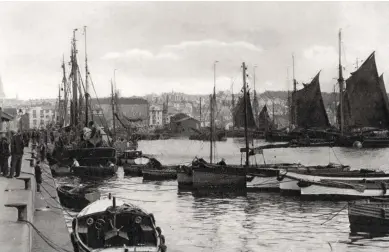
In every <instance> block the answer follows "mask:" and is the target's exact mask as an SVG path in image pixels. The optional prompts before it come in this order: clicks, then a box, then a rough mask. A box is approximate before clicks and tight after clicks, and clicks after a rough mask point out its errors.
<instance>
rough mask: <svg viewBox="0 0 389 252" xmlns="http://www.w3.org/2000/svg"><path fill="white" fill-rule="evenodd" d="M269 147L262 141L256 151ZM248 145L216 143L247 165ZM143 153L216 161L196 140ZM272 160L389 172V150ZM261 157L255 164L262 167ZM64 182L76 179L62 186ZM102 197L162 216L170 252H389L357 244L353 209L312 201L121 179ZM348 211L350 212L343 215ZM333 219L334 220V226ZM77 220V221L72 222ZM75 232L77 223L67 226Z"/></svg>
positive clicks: (106, 186) (383, 246)
mask: <svg viewBox="0 0 389 252" xmlns="http://www.w3.org/2000/svg"><path fill="white" fill-rule="evenodd" d="M261 144H264V142H263V141H257V142H255V145H261ZM243 145H244V143H243V140H241V139H228V141H227V142H221V143H218V144H217V148H216V152H217V156H218V158H222V157H224V158H225V159H226V162H227V163H235V164H237V163H240V162H241V155H240V153H239V148H240V147H243ZM139 149H140V150H142V151H143V152H144V153H148V154H154V155H156V157H157V158H158V159H159V160H160V161H161V162H162V164H177V163H182V164H183V163H189V162H190V161H191V160H192V159H193V158H194V156H198V157H204V158H205V159H206V160H207V159H208V158H207V157H208V156H209V143H207V142H200V141H189V140H160V141H142V142H140V144H139ZM264 157H265V161H266V162H267V163H274V162H300V163H301V164H306V165H309V164H310V165H315V164H322V165H324V164H328V162H334V163H342V164H348V165H351V166H352V169H359V168H370V169H380V170H384V171H389V169H388V168H389V165H387V160H388V159H389V149H379V150H365V149H363V150H362V149H361V150H356V149H346V148H333V149H330V148H324V147H323V148H312V149H310V148H295V149H276V150H265V151H264ZM263 161H264V158H263V157H262V155H257V156H256V157H253V158H252V159H251V162H252V163H263ZM60 180H61V181H59V182H60V183H62V182H66V181H69V179H64V178H63V179H60ZM96 187H97V188H98V190H99V191H100V192H101V193H102V194H103V195H107V194H108V193H109V192H111V193H113V194H114V195H115V196H117V197H119V198H122V199H123V200H124V201H129V202H132V203H134V204H137V205H139V206H140V207H142V208H144V209H145V210H147V211H148V212H151V213H153V214H154V215H155V218H156V222H157V225H158V226H160V227H161V228H162V230H163V233H164V235H165V237H166V242H167V245H168V251H171V252H181V251H182V252H184V251H185V252H200V251H220V252H221V251H223V252H226V251H244V252H249V251H290V252H292V251H293V252H297V251H353V252H354V251H358V252H359V251H388V247H389V238H387V237H381V238H374V239H368V238H364V237H351V236H350V234H349V222H348V217H347V208H345V206H346V202H335V203H334V202H308V201H301V200H300V199H299V198H298V197H284V196H280V195H279V194H278V193H247V194H246V195H234V194H215V193H207V194H204V193H202V194H199V193H193V192H190V191H178V189H177V182H176V181H164V182H143V181H142V178H132V177H127V176H126V177H124V176H123V171H122V170H121V169H119V171H118V174H117V176H115V177H114V178H111V179H109V180H108V181H107V180H106V181H102V182H99V183H97V184H96ZM342 209H343V210H342ZM330 218H332V219H331V220H329V219H330ZM67 219H68V220H70V218H67ZM68 225H70V222H69V223H68Z"/></svg>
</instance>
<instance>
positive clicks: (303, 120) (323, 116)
mask: <svg viewBox="0 0 389 252" xmlns="http://www.w3.org/2000/svg"><path fill="white" fill-rule="evenodd" d="M319 76H320V72H319V73H318V74H317V75H316V76H315V78H313V80H312V81H311V83H310V84H308V85H304V88H303V89H301V90H298V91H296V92H294V93H293V94H292V101H293V104H294V105H295V106H296V112H297V125H296V126H297V127H302V128H313V127H317V128H326V127H329V126H330V123H329V121H328V116H327V112H326V110H325V107H324V103H323V97H322V96H321V90H320V82H319ZM294 105H292V106H294ZM292 111H293V110H292Z"/></svg>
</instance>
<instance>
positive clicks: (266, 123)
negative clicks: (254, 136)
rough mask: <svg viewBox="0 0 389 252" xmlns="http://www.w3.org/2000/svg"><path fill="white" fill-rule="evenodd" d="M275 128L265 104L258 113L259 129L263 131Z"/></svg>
mask: <svg viewBox="0 0 389 252" xmlns="http://www.w3.org/2000/svg"><path fill="white" fill-rule="evenodd" d="M272 128H273V123H272V121H271V119H270V116H269V113H268V112H267V106H266V105H265V106H264V107H263V108H262V110H261V112H260V113H259V115H258V129H259V130H262V131H266V130H270V129H272Z"/></svg>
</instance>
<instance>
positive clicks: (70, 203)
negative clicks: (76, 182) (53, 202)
mask: <svg viewBox="0 0 389 252" xmlns="http://www.w3.org/2000/svg"><path fill="white" fill-rule="evenodd" d="M57 193H58V197H59V201H60V203H61V205H62V206H64V207H67V208H71V209H75V210H77V211H80V210H82V209H83V208H85V207H86V206H88V205H89V204H90V203H92V202H94V201H96V200H98V199H100V193H99V192H98V191H96V190H94V189H93V188H91V187H89V186H73V185H61V186H59V187H58V188H57Z"/></svg>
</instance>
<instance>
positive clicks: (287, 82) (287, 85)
mask: <svg viewBox="0 0 389 252" xmlns="http://www.w3.org/2000/svg"><path fill="white" fill-rule="evenodd" d="M286 87H287V89H288V99H287V103H288V104H287V107H288V128H289V129H290V126H291V121H292V118H291V117H292V113H291V111H290V92H289V68H286Z"/></svg>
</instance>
